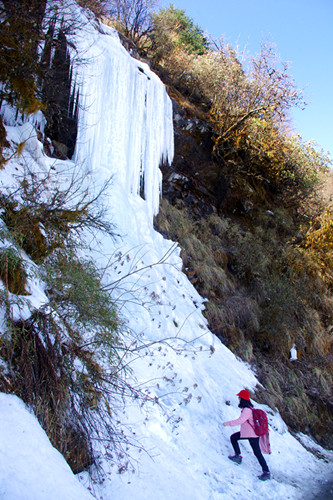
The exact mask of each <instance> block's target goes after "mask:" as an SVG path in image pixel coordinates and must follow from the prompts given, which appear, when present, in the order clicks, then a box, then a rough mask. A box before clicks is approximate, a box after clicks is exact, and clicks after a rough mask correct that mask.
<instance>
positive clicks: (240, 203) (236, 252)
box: [155, 91, 333, 447]
mask: <svg viewBox="0 0 333 500" xmlns="http://www.w3.org/2000/svg"><path fill="white" fill-rule="evenodd" d="M171 95H173V96H174V97H175V100H174V128H175V158H174V161H173V163H172V166H171V167H167V166H166V167H164V168H163V169H162V170H163V199H164V202H162V207H161V210H160V214H159V216H158V218H157V220H156V222H155V225H156V227H157V228H159V230H160V231H161V232H162V234H164V235H167V236H168V237H170V238H172V239H177V240H178V241H179V242H180V245H181V247H182V258H183V262H184V271H185V272H186V273H187V275H188V276H189V279H190V280H191V281H192V283H193V284H194V286H195V287H196V288H197V290H198V291H199V293H200V294H201V295H202V296H204V297H206V298H207V299H208V303H207V306H206V311H205V316H206V318H207V319H208V323H209V327H210V329H211V330H212V331H213V332H214V333H215V334H216V335H217V336H218V337H219V338H220V339H221V340H222V341H223V342H225V343H226V345H228V346H229V347H230V348H231V349H232V350H233V351H234V352H235V353H236V354H237V355H239V356H240V357H241V358H242V359H244V360H245V361H248V362H250V363H253V365H254V366H255V367H256V369H257V370H258V376H259V378H260V380H261V381H262V382H263V384H264V386H265V391H264V392H262V394H261V397H262V398H263V401H265V402H266V403H269V404H270V405H271V406H277V407H278V408H279V410H280V412H281V413H282V415H283V417H284V418H285V419H286V421H287V422H288V424H289V425H290V427H291V429H293V430H294V431H300V430H301V431H302V432H306V431H307V430H310V432H312V433H313V434H314V435H315V436H316V438H317V439H319V441H320V442H321V443H322V444H323V445H326V446H328V447H332V445H333V443H332V437H331V436H332V435H333V427H332V425H333V405H332V402H333V400H332V396H333V395H332V381H333V379H332V375H333V374H332V356H333V353H332V338H331V326H332V322H333V301H332V295H331V288H330V286H328V287H327V285H326V284H325V282H323V281H322V279H321V278H319V277H318V276H316V274H314V273H313V272H312V271H311V269H309V271H306V270H305V269H302V265H301V264H300V261H299V259H300V258H304V257H301V252H302V251H303V250H302V248H303V247H304V242H305V241H306V240H305V233H306V230H307V228H308V227H309V220H311V218H312V217H314V216H315V215H316V214H318V213H320V212H321V211H323V212H325V207H327V206H328V205H329V203H331V201H332V200H331V193H332V176H331V174H328V177H327V178H326V176H323V181H322V184H321V185H320V186H319V188H318V189H317V192H316V195H315V197H312V198H309V199H308V200H305V202H304V201H302V202H299V203H296V204H295V202H294V201H293V200H292V199H291V198H288V195H286V193H284V192H283V190H282V191H281V189H280V188H278V187H277V186H276V185H274V184H273V183H272V182H268V181H267V180H266V179H265V178H263V177H262V176H260V177H254V176H249V175H247V174H246V172H242V171H240V170H238V169H237V168H235V165H234V164H233V163H231V164H229V165H225V164H223V161H222V160H221V158H218V157H217V156H216V154H215V153H214V144H215V143H214V136H215V135H216V134H215V132H214V130H213V129H212V127H211V124H210V123H209V122H208V121H207V119H206V120H204V119H203V118H202V116H203V113H202V111H200V108H199V109H198V107H197V106H196V105H195V103H190V102H189V101H188V99H187V98H186V97H185V96H182V95H181V94H180V93H179V91H178V92H176V91H174V92H172V91H171ZM186 101H187V102H188V104H187V105H186V106H185V107H184V106H182V104H181V103H184V102H186ZM318 227H319V226H318ZM294 344H295V345H296V347H297V350H298V360H297V361H296V362H293V363H291V362H290V361H289V350H290V349H291V348H292V347H293V345H294ZM318 383H319V384H318Z"/></svg>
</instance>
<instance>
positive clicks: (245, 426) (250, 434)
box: [225, 408, 271, 454]
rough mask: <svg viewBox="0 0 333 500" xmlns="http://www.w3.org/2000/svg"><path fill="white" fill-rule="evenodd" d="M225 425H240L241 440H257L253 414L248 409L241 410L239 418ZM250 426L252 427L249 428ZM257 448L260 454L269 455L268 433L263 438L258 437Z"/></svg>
mask: <svg viewBox="0 0 333 500" xmlns="http://www.w3.org/2000/svg"><path fill="white" fill-rule="evenodd" d="M225 425H230V426H231V427H233V426H234V425H240V437H241V438H257V437H258V436H257V435H256V433H255V432H254V430H253V427H254V421H253V413H252V410H251V409H250V408H243V409H242V412H241V414H240V417H239V418H237V419H236V420H229V422H225ZM251 425H252V427H251ZM259 446H260V449H261V452H262V453H266V454H270V453H271V445H270V442H269V433H268V432H267V434H265V435H264V436H260V439H259Z"/></svg>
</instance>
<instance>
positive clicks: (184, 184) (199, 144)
mask: <svg viewBox="0 0 333 500" xmlns="http://www.w3.org/2000/svg"><path fill="white" fill-rule="evenodd" d="M172 104H173V125H174V134H175V156H174V160H173V163H172V166H165V165H163V166H162V173H163V197H164V198H166V199H167V200H168V201H169V202H170V203H171V204H174V203H175V201H176V200H181V201H182V202H183V203H184V205H185V206H187V207H188V208H189V209H191V211H192V213H194V214H195V215H197V216H198V217H200V216H202V215H207V214H209V213H212V212H213V211H215V210H216V209H217V191H216V186H217V181H218V175H219V174H218V165H217V163H216V162H215V160H214V158H213V154H212V152H213V140H212V135H213V132H212V130H211V128H210V127H209V125H208V124H207V123H206V122H204V121H203V120H200V119H198V118H193V117H190V116H189V115H188V113H187V112H186V110H185V109H183V108H182V107H181V106H180V105H179V104H177V102H176V101H175V100H173V101H172Z"/></svg>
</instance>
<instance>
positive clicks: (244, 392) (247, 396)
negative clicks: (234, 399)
mask: <svg viewBox="0 0 333 500" xmlns="http://www.w3.org/2000/svg"><path fill="white" fill-rule="evenodd" d="M237 396H239V397H240V398H242V399H245V400H246V401H250V393H249V391H247V390H246V389H243V390H242V391H240V392H239V393H238V394H237Z"/></svg>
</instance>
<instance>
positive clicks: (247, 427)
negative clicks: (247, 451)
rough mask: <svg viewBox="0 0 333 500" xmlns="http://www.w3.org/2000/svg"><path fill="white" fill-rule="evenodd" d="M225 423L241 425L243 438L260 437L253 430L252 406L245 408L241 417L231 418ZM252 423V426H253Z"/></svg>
mask: <svg viewBox="0 0 333 500" xmlns="http://www.w3.org/2000/svg"><path fill="white" fill-rule="evenodd" d="M225 425H230V426H231V427H233V426H234V425H240V437H241V438H256V437H258V436H257V435H256V433H255V432H254V430H253V427H254V422H253V414H252V410H251V408H243V409H242V412H241V414H240V417H239V418H237V419H236V420H230V421H229V422H225ZM251 425H252V427H251Z"/></svg>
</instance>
